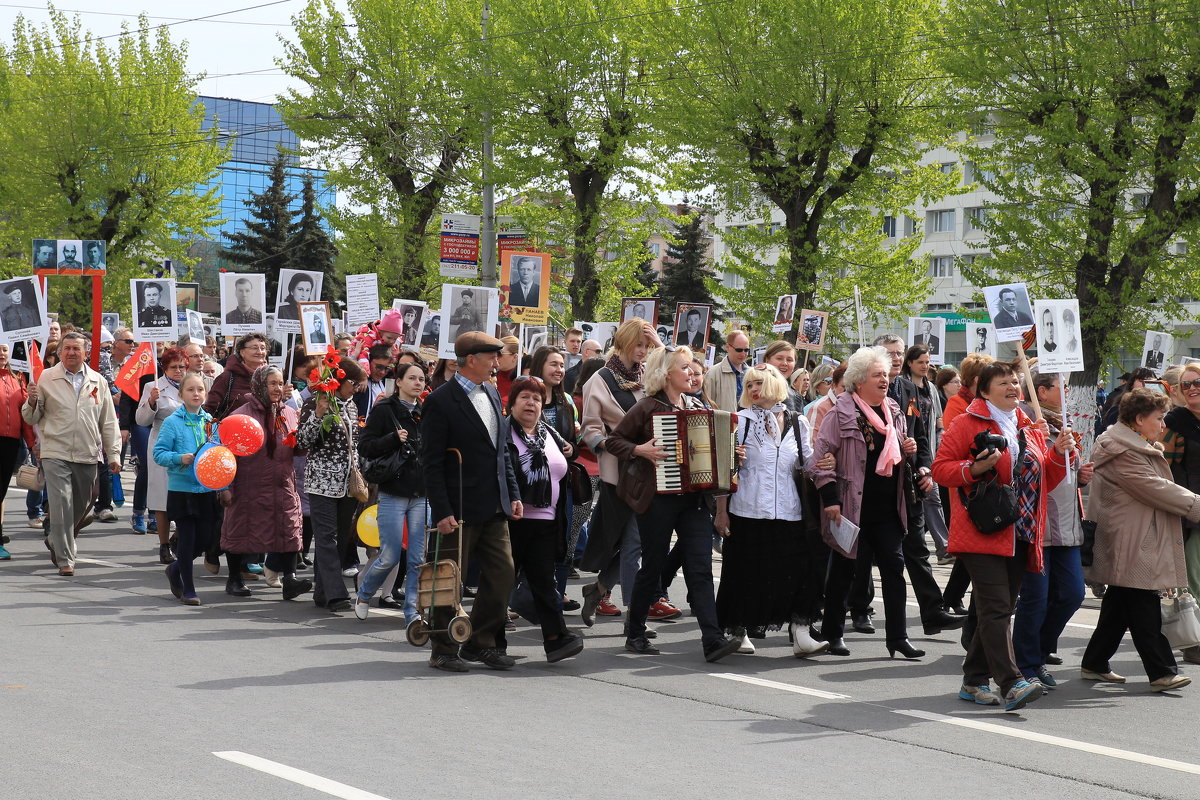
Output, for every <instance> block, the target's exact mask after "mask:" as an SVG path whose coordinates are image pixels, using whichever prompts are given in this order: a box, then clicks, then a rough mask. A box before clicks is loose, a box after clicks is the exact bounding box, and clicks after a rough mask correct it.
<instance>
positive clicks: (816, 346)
mask: <svg viewBox="0 0 1200 800" xmlns="http://www.w3.org/2000/svg"><path fill="white" fill-rule="evenodd" d="M828 329H829V312H828V311H815V310H813V309H811V308H805V309H802V310H801V311H800V332H799V334H798V335H797V336H796V349H797V350H813V351H818V350H824V349H825V333H826V331H827V330H828Z"/></svg>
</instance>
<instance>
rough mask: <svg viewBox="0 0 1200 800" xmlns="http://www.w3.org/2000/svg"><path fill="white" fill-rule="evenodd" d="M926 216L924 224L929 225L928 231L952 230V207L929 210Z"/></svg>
mask: <svg viewBox="0 0 1200 800" xmlns="http://www.w3.org/2000/svg"><path fill="white" fill-rule="evenodd" d="M928 216H929V219H928V221H927V222H926V224H927V225H928V226H929V232H930V233H953V232H954V209H952V208H950V209H944V210H941V211H930V212H929V215H928Z"/></svg>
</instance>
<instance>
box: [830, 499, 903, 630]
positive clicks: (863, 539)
mask: <svg viewBox="0 0 1200 800" xmlns="http://www.w3.org/2000/svg"><path fill="white" fill-rule="evenodd" d="M903 539H904V529H903V528H901V527H900V520H899V519H897V520H894V521H891V522H882V523H874V524H871V525H867V526H866V527H864V528H863V529H862V530H861V531H859V534H858V558H857V559H855V560H851V559H849V558H846V557H845V556H843V555H841V554H840V553H833V555H832V558H831V559H830V564H829V579H828V581H827V582H826V584H825V617H824V620H823V622H822V623H821V636H822V637H823V638H825V639H840V638H842V634H843V632H844V631H845V627H846V604H847V596H848V594H849V592H850V584H851V582H852V581H853V579H854V576H855V574H857V573H859V572H866V573H867V574H868V575H869V574H870V571H871V561H872V559H874V560H875V561H876V562H878V564H879V575H880V578H881V580H882V582H883V613H884V616H885V619H884V623H885V628H886V630H887V640H888V641H889V642H899V641H902V640H904V639H907V638H908V632H907V627H908V626H907V615H908V614H907V608H906V601H907V598H908V585H907V584H906V583H905V581H904V552H903V541H902V540H903Z"/></svg>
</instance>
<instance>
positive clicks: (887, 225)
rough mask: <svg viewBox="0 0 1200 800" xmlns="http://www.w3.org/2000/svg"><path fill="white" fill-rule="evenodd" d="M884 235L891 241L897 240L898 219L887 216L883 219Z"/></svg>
mask: <svg viewBox="0 0 1200 800" xmlns="http://www.w3.org/2000/svg"><path fill="white" fill-rule="evenodd" d="M883 235H884V236H886V237H887V238H889V239H895V238H896V218H895V217H893V216H890V215H889V216H886V217H884V218H883Z"/></svg>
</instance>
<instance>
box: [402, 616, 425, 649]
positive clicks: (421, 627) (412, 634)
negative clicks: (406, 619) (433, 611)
mask: <svg viewBox="0 0 1200 800" xmlns="http://www.w3.org/2000/svg"><path fill="white" fill-rule="evenodd" d="M404 634H405V635H406V636H407V637H408V643H409V644H411V645H412V646H413V647H424V646H425V645H426V644H427V643H428V642H429V625H427V624H426V623H425V620H423V619H421V618H420V617H418V618H416V619H414V620H413V621H412V622H410V623H408V627H407V628H406V629H405V630H404Z"/></svg>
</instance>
